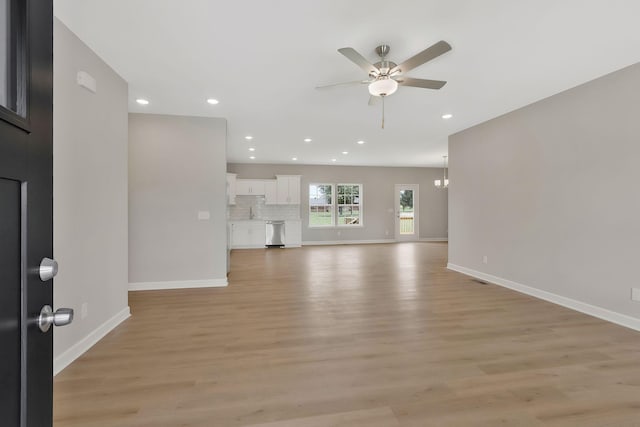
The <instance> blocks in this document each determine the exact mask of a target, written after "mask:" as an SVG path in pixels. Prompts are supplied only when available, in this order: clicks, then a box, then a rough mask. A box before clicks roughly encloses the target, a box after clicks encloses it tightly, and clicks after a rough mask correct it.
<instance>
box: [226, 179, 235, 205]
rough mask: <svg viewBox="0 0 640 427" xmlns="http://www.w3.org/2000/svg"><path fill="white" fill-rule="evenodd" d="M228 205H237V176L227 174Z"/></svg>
mask: <svg viewBox="0 0 640 427" xmlns="http://www.w3.org/2000/svg"><path fill="white" fill-rule="evenodd" d="M227 204H228V205H235V204H236V174H235V173H228V174H227Z"/></svg>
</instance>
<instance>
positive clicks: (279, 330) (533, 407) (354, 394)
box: [54, 243, 640, 427]
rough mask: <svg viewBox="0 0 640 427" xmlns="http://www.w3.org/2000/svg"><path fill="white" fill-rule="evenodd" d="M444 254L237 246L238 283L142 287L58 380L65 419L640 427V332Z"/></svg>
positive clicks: (131, 426)
mask: <svg viewBox="0 0 640 427" xmlns="http://www.w3.org/2000/svg"><path fill="white" fill-rule="evenodd" d="M446 251H447V246H446V244H439V243H405V244H396V245H393V244H392V245H366V246H334V247H305V248H302V249H287V250H278V249H272V250H266V251H265V250H246V251H239V250H238V251H234V252H233V255H232V274H231V276H230V283H231V285H230V286H229V287H228V288H218V289H196V290H178V291H149V292H136V293H131V294H130V305H131V309H132V312H133V317H132V318H131V319H129V320H127V321H126V322H125V323H123V324H122V325H121V326H120V327H118V328H117V329H116V330H115V331H114V332H112V333H111V334H109V335H108V336H107V337H106V338H105V339H104V340H102V341H101V342H100V343H98V344H97V345H96V346H95V347H93V348H92V349H91V350H90V351H89V352H88V353H86V354H85V355H84V356H82V357H81V358H80V359H79V360H78V361H76V362H74V363H73V364H72V365H71V366H70V367H68V368H67V369H65V370H64V371H63V372H62V373H60V374H59V375H58V376H57V377H56V379H55V393H54V394H55V398H54V399H55V401H54V418H55V425H56V426H57V427H67V426H68V427H71V426H82V427H92V426H109V427H117V426H123V427H124V426H126V427H141V426H148V427H164V426H167V427H169V426H171V427H174V426H216V427H218V426H220V427H227V426H229V427H233V426H252V427H258V426H261V427H285V426H286V427H294V426H295V427H303V426H304V427H330V426H334V427H338V426H340V427H343V426H349V427H358V426H362V427H364V426H367V427H389V426H421V427H425V426H438V427H449V426H464V427H466V426H487V427H489V426H491V427H493V426H521V427H528V426H580V427H588V426H609V427H632V426H636V427H637V426H640V333H638V332H634V331H631V330H629V329H625V328H623V327H619V326H616V325H613V324H610V323H607V322H604V321H601V320H598V319H595V318H592V317H589V316H586V315H583V314H580V313H577V312H574V311H571V310H568V309H565V308H562V307H559V306H555V305H553V304H550V303H547V302H543V301H540V300H536V299H534V298H531V297H528V296H525V295H521V294H518V293H516V292H513V291H510V290H507V289H504V288H501V287H498V286H494V285H481V284H479V283H477V282H474V281H473V280H471V279H470V278H468V277H466V276H463V275H461V274H458V273H454V272H450V271H448V270H446V268H445V265H446ZM603 286H606V284H603Z"/></svg>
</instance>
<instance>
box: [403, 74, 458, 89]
mask: <svg viewBox="0 0 640 427" xmlns="http://www.w3.org/2000/svg"><path fill="white" fill-rule="evenodd" d="M396 81H397V82H398V84H399V85H400V86H413V87H421V88H424V89H440V88H441V87H442V86H444V85H446V84H447V82H445V81H442V80H427V79H414V78H413V77H400V78H398V79H396Z"/></svg>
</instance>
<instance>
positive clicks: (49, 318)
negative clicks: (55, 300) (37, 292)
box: [38, 305, 73, 332]
mask: <svg viewBox="0 0 640 427" xmlns="http://www.w3.org/2000/svg"><path fill="white" fill-rule="evenodd" d="M71 322H73V309H72V308H59V309H57V310H56V311H55V313H54V311H53V309H52V308H51V306H50V305H45V306H44V307H42V310H40V317H38V327H39V328H40V330H41V331H42V332H47V331H48V330H49V328H50V327H51V325H55V326H66V325H68V324H70V323H71Z"/></svg>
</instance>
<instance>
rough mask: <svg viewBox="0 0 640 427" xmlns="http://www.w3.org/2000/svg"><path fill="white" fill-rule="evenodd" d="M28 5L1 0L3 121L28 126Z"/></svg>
mask: <svg viewBox="0 0 640 427" xmlns="http://www.w3.org/2000/svg"><path fill="white" fill-rule="evenodd" d="M26 3H27V2H24V1H19V0H0V119H4V120H7V121H9V122H11V123H14V124H16V125H18V126H20V127H25V126H26V124H27V120H26V118H27V104H26V102H27V87H28V84H27V83H28V79H29V76H28V73H27V71H28V70H27V66H26V64H27V62H26V58H27V56H26V55H27V53H26V50H27V47H26V45H27V43H26V24H25V22H26Z"/></svg>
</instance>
